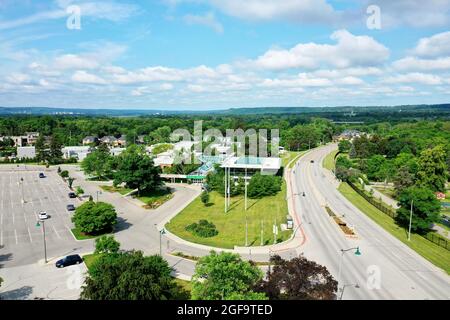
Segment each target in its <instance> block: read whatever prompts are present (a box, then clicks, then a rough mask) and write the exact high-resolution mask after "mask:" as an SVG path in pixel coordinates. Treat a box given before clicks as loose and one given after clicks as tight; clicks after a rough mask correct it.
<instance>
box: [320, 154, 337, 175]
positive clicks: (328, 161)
mask: <svg viewBox="0 0 450 320" xmlns="http://www.w3.org/2000/svg"><path fill="white" fill-rule="evenodd" d="M337 153H338V150H334V151H333V152H331V153H329V154H328V155H327V156H326V157H325V159H323V163H322V166H323V167H324V168H325V169H327V170H330V171H331V170H333V169H334V156H335V155H336V154H337Z"/></svg>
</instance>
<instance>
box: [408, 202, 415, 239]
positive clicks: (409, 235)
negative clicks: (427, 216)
mask: <svg viewBox="0 0 450 320" xmlns="http://www.w3.org/2000/svg"><path fill="white" fill-rule="evenodd" d="M413 203H414V200H411V213H410V214H409V230H408V241H411V224H412V214H413Z"/></svg>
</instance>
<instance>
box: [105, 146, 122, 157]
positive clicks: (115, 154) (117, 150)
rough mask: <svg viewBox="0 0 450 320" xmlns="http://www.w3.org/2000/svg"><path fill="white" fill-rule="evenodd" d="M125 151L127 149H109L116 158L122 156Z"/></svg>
mask: <svg viewBox="0 0 450 320" xmlns="http://www.w3.org/2000/svg"><path fill="white" fill-rule="evenodd" d="M125 150H126V148H111V149H109V153H110V154H111V155H112V156H114V157H115V156H118V155H120V154H121V153H122V152H124V151H125Z"/></svg>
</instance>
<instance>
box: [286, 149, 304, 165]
mask: <svg viewBox="0 0 450 320" xmlns="http://www.w3.org/2000/svg"><path fill="white" fill-rule="evenodd" d="M305 152H306V151H286V152H285V153H284V154H282V155H281V165H282V166H283V167H286V166H287V164H288V163H289V162H290V161H291V160H293V159H298V158H299V157H300V156H301V155H302V154H304V153H305ZM295 162H296V161H292V163H291V164H290V165H289V168H293V167H294V164H295Z"/></svg>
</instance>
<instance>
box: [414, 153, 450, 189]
mask: <svg viewBox="0 0 450 320" xmlns="http://www.w3.org/2000/svg"><path fill="white" fill-rule="evenodd" d="M446 156H447V154H446V152H445V150H444V148H443V147H442V146H437V147H434V148H433V149H426V150H424V151H422V152H421V153H420V156H419V160H418V166H419V168H418V171H417V183H418V184H419V185H420V186H422V187H427V188H430V189H431V190H433V191H444V190H445V183H446V182H447V178H448V171H447V163H446Z"/></svg>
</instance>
